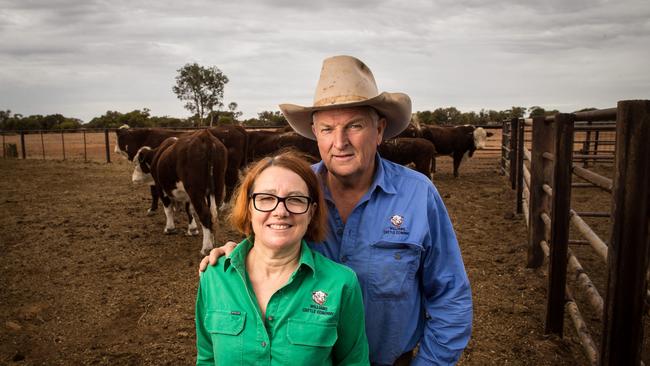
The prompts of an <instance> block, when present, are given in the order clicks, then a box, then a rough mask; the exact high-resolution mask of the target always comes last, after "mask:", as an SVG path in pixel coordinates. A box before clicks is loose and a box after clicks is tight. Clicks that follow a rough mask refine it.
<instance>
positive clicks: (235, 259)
mask: <svg viewBox="0 0 650 366" xmlns="http://www.w3.org/2000/svg"><path fill="white" fill-rule="evenodd" d="M254 241H255V240H254V237H253V236H252V235H251V236H249V237H248V238H246V239H244V240H242V241H241V242H240V243H239V244H238V245H237V246H236V247H235V249H234V250H233V251H232V253H230V255H229V256H228V257H226V259H225V261H224V264H223V270H224V272H225V271H227V270H228V269H229V268H230V267H233V268H234V269H236V270H237V271H241V273H244V272H246V255H248V252H249V251H250V250H251V248H253V242H254ZM301 267H307V268H309V269H310V270H311V272H312V276H314V277H315V276H316V267H315V266H314V253H313V252H312V250H311V248H309V245H307V242H306V241H305V240H304V239H303V240H301V242H300V261H299V262H298V268H301ZM294 275H295V273H294Z"/></svg>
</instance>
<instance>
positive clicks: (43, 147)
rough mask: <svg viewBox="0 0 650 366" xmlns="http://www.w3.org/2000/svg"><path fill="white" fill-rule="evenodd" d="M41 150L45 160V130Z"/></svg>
mask: <svg viewBox="0 0 650 366" xmlns="http://www.w3.org/2000/svg"><path fill="white" fill-rule="evenodd" d="M41 151H42V152H43V160H45V141H43V131H41Z"/></svg>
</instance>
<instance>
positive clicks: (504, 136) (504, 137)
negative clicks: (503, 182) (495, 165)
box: [501, 120, 508, 175]
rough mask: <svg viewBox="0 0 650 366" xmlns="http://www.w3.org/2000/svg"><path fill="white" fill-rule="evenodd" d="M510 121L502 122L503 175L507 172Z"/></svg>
mask: <svg viewBox="0 0 650 366" xmlns="http://www.w3.org/2000/svg"><path fill="white" fill-rule="evenodd" d="M507 126H508V121H506V120H503V121H502V123H501V175H505V174H506V144H507V143H508V135H507V134H508V130H507Z"/></svg>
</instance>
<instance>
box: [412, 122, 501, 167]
mask: <svg viewBox="0 0 650 366" xmlns="http://www.w3.org/2000/svg"><path fill="white" fill-rule="evenodd" d="M420 132H421V136H422V137H423V138H425V139H427V140H429V141H431V142H432V143H433V145H434V146H435V147H436V152H437V154H438V155H451V156H452V157H453V159H454V177H458V168H459V166H460V163H461V161H462V160H463V157H464V156H465V154H467V155H468V156H469V157H472V155H473V154H474V151H476V150H478V149H483V148H485V144H486V141H487V137H488V134H487V133H486V132H485V130H484V129H483V128H482V127H474V126H471V125H465V126H455V127H440V126H422V129H421V130H420Z"/></svg>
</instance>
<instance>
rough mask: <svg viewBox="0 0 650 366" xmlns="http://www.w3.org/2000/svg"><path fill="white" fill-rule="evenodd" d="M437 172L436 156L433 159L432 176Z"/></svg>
mask: <svg viewBox="0 0 650 366" xmlns="http://www.w3.org/2000/svg"><path fill="white" fill-rule="evenodd" d="M435 172H436V157H435V155H434V156H432V157H431V175H433V173H435Z"/></svg>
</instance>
